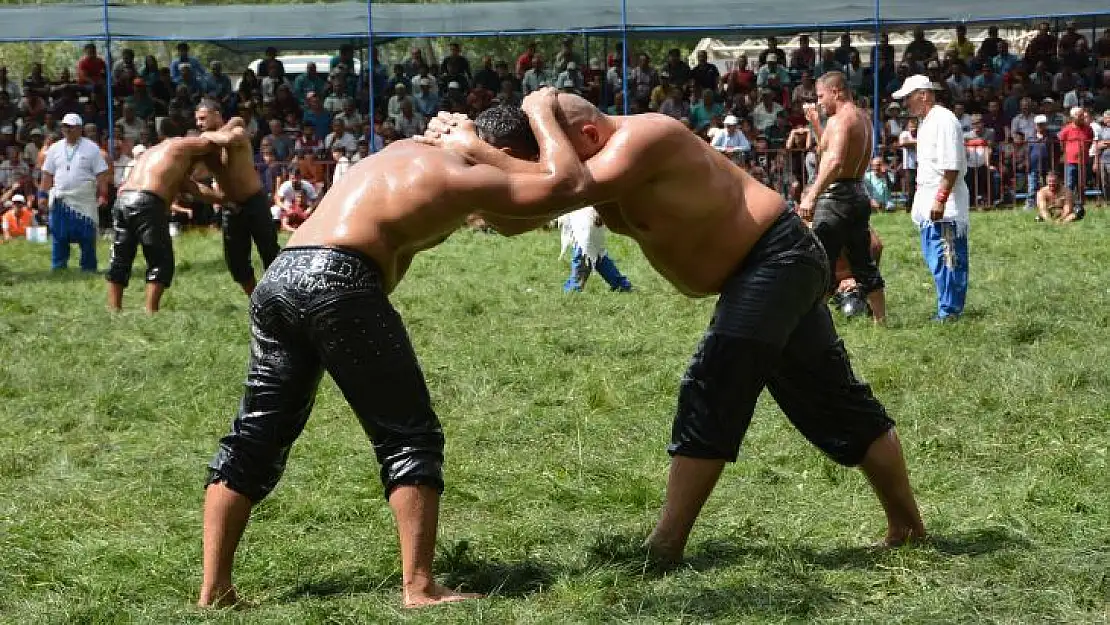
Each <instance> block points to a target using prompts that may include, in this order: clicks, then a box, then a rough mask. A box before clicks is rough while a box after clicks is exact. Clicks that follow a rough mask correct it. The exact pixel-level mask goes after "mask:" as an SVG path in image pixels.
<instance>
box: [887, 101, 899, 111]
mask: <svg viewBox="0 0 1110 625" xmlns="http://www.w3.org/2000/svg"><path fill="white" fill-rule="evenodd" d="M886 110H888V111H891V110H895V111H900V110H902V105H901V104H898V103H897V102H891V103H890V104H888V105H887V106H886Z"/></svg>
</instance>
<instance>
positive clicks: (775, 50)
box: [758, 37, 786, 68]
mask: <svg viewBox="0 0 1110 625" xmlns="http://www.w3.org/2000/svg"><path fill="white" fill-rule="evenodd" d="M772 54H773V55H775V56H776V57H778V58H780V59H783V60H785V59H786V53H785V52H783V51H782V48H780V47H779V40H778V38H776V37H768V38H767V47H766V48H764V49H763V51H762V52H760V53H759V59H758V60H759V67H760V68H762V67H763V66H764V65H766V64H767V57H769V56H771V55H772Z"/></svg>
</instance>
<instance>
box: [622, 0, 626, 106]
mask: <svg viewBox="0 0 1110 625" xmlns="http://www.w3.org/2000/svg"><path fill="white" fill-rule="evenodd" d="M621 63H623V64H624V65H622V66H621V76H622V78H621V91H622V93H623V97H624V112H623V113H624V114H625V115H628V0H621Z"/></svg>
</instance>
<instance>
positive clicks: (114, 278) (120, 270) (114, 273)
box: [105, 256, 131, 288]
mask: <svg viewBox="0 0 1110 625" xmlns="http://www.w3.org/2000/svg"><path fill="white" fill-rule="evenodd" d="M105 277H106V278H107V280H108V282H111V283H112V284H118V285H120V286H122V287H124V288H127V285H128V284H129V283H130V282H131V268H130V267H127V266H125V265H124V263H123V261H121V260H120V259H118V258H116V257H115V256H113V257H112V262H111V264H110V265H108V273H107V274H105Z"/></svg>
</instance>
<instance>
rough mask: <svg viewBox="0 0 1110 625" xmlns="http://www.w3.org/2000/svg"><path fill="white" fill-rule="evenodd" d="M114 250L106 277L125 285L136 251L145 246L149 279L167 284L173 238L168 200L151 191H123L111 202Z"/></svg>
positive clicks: (171, 269)
mask: <svg viewBox="0 0 1110 625" xmlns="http://www.w3.org/2000/svg"><path fill="white" fill-rule="evenodd" d="M112 230H113V231H114V237H113V239H112V254H111V260H110V261H109V265H108V274H107V276H106V277H107V279H108V281H109V282H112V283H114V284H121V285H123V286H124V287H126V286H127V285H128V283H130V281H131V267H132V266H133V265H134V264H135V254H136V252H138V249H139V246H140V245H142V247H143V258H145V259H146V281H147V282H158V283H160V284H163V285H165V286H166V287H167V288H168V287H169V286H170V283H172V282H173V272H174V261H173V239H171V238H170V216H169V208H168V207H167V206H166V201H165V200H163V199H162V198H160V197H158V196H157V195H155V194H153V193H151V192H149V191H120V192H119V195H118V196H117V197H116V202H115V204H113V205H112Z"/></svg>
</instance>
